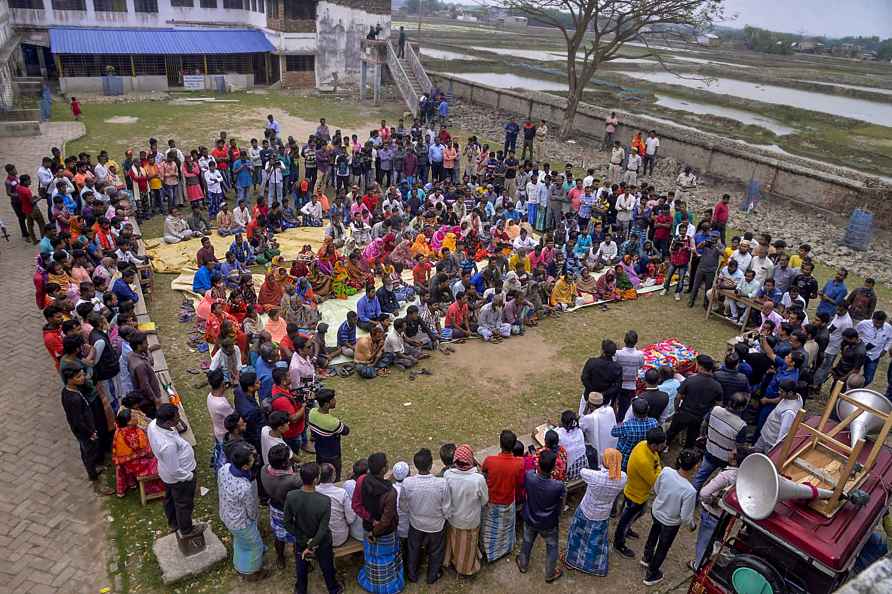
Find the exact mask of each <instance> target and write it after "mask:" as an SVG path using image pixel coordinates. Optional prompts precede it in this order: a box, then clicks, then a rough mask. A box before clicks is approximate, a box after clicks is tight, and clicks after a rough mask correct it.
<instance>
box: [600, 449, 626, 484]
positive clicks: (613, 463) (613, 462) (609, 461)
mask: <svg viewBox="0 0 892 594" xmlns="http://www.w3.org/2000/svg"><path fill="white" fill-rule="evenodd" d="M622 462H623V455H622V454H621V453H620V451H619V450H617V449H615V448H607V449H606V450H604V466H606V467H607V478H609V479H610V480H612V481H618V480H619V479H620V478H621V477H622Z"/></svg>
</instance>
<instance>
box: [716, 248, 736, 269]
mask: <svg viewBox="0 0 892 594" xmlns="http://www.w3.org/2000/svg"><path fill="white" fill-rule="evenodd" d="M733 253H734V248H732V247H731V246H730V245H729V246H728V247H726V248H725V251H723V252H722V263H721V264H720V265H719V271H721V269H722V268H724V267H725V266H727V265H728V260H730V259H731V254H733Z"/></svg>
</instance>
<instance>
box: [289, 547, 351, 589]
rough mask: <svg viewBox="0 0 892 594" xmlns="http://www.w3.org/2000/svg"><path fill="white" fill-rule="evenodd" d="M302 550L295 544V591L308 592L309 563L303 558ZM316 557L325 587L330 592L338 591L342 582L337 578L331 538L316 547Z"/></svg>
mask: <svg viewBox="0 0 892 594" xmlns="http://www.w3.org/2000/svg"><path fill="white" fill-rule="evenodd" d="M301 553H303V551H302V550H300V547H299V546H297V545H295V547H294V577H295V581H294V591H295V592H296V593H297V594H306V593H307V579H308V577H309V573H310V568H309V565H310V564H309V563H307V561H306V560H304V559H302V558H301ZM314 556H315V558H316V560H317V561H318V562H319V569H321V570H322V578H323V579H324V580H325V587H326V588H328V592H329V594H333V593H334V592H337V591H338V588H340V584H338V580H337V578H336V573H335V565H334V551H333V550H332V548H331V540H330V539H329V540H328V542H326V543H324V544H320V545H319V546H318V547H316V551H315V555H314Z"/></svg>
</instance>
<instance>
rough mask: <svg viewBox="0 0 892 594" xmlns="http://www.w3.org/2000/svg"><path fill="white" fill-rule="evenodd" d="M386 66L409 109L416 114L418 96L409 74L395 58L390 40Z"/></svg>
mask: <svg viewBox="0 0 892 594" xmlns="http://www.w3.org/2000/svg"><path fill="white" fill-rule="evenodd" d="M387 67H388V68H390V73H391V75H392V76H393V79H394V81H395V82H396V86H397V87H399V89H400V93H401V94H402V96H403V100H405V102H406V106H407V107H408V108H409V111H410V112H412V115H413V116H416V115H418V101H419V100H420V97H419V96H418V95H417V94H416V93H415V89H414V88H412V85H411V84H410V82H409V75H408V74H407V73H406V70H405V68H403V65H402V63H400V60H399V58H397V55H396V50H395V49H394V48H393V42H392V41H388V42H387Z"/></svg>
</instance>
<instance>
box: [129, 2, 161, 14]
mask: <svg viewBox="0 0 892 594" xmlns="http://www.w3.org/2000/svg"><path fill="white" fill-rule="evenodd" d="M133 8H134V9H135V10H136V12H158V0H133Z"/></svg>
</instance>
